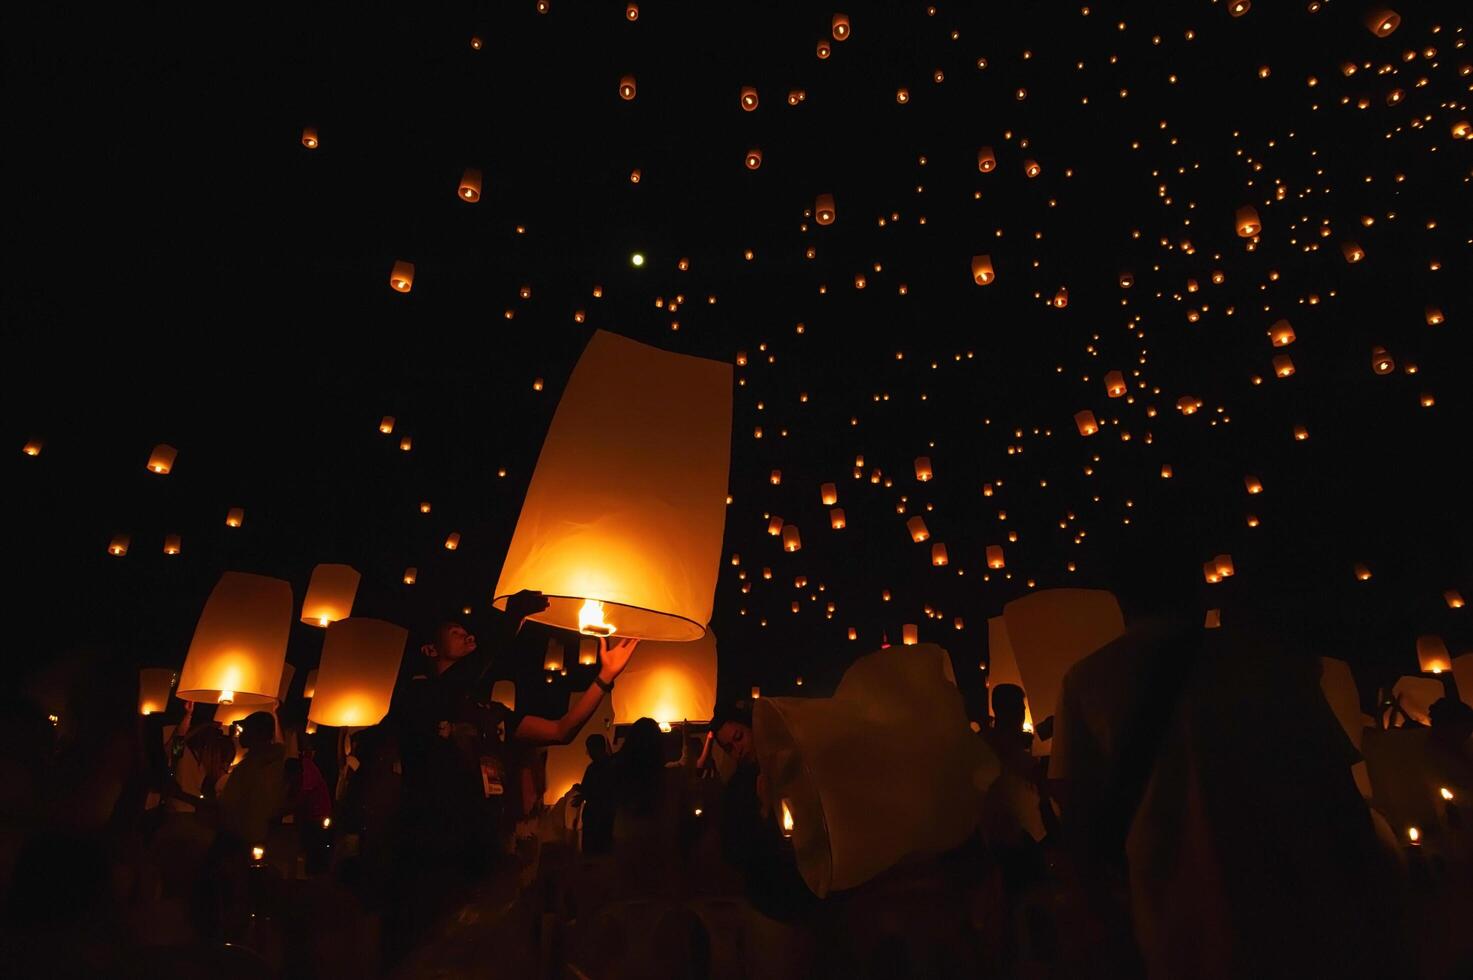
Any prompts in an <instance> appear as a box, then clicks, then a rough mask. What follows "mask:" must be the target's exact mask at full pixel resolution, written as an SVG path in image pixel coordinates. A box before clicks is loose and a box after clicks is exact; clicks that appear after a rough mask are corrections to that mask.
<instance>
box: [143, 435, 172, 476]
mask: <svg viewBox="0 0 1473 980" xmlns="http://www.w3.org/2000/svg"><path fill="white" fill-rule="evenodd" d="M178 455H179V450H177V449H175V448H174V447H173V446H168V445H165V444H164V443H159V444H158V445H157V446H154V447H153V452H151V453H149V455H148V471H149V472H150V473H157V474H159V475H160V476H166V475H168V473H169V472H170V471H171V470H173V469H174V460H175V458H176V457H177V456H178Z"/></svg>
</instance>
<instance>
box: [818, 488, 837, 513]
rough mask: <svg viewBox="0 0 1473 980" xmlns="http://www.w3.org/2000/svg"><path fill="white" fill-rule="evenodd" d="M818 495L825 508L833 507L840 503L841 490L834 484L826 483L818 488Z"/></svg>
mask: <svg viewBox="0 0 1473 980" xmlns="http://www.w3.org/2000/svg"><path fill="white" fill-rule="evenodd" d="M818 495H819V496H820V497H821V498H822V499H823V505H824V506H825V507H832V506H833V505H834V504H837V503H838V502H839V488H838V487H836V486H834V485H833V484H832V483H825V484H823V485H822V486H820V487H819V488H818Z"/></svg>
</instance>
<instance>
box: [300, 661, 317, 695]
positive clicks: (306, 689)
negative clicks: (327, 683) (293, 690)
mask: <svg viewBox="0 0 1473 980" xmlns="http://www.w3.org/2000/svg"><path fill="white" fill-rule="evenodd" d="M316 693H317V668H316V667H313V668H312V669H311V670H309V671H307V679H306V680H304V681H302V697H303V698H305V699H307V700H308V701H311V700H312V698H313V697H314V696H315V695H316Z"/></svg>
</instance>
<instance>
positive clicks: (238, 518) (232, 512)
mask: <svg viewBox="0 0 1473 980" xmlns="http://www.w3.org/2000/svg"><path fill="white" fill-rule="evenodd" d="M244 523H245V508H244V507H232V508H230V509H229V510H228V511H226V512H225V526H226V527H240V526H241V525H242V524H244Z"/></svg>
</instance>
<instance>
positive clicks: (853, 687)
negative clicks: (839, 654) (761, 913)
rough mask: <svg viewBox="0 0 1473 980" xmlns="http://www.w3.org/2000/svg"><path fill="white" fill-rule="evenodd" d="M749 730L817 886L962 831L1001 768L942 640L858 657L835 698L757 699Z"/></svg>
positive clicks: (845, 880) (944, 842) (862, 875)
mask: <svg viewBox="0 0 1473 980" xmlns="http://www.w3.org/2000/svg"><path fill="white" fill-rule="evenodd" d="M753 739H754V747H755V749H756V751H757V758H758V761H759V763H760V765H761V767H762V773H763V776H764V778H766V779H767V781H768V786H769V788H770V790H771V798H772V799H773V800H780V801H782V802H783V803H785V804H786V806H787V811H788V815H789V817H790V818H791V819H790V820H788V821H785V822H786V823H791V825H792V830H791V833H792V841H793V851H794V855H795V857H796V858H797V864H798V871H799V874H801V875H802V877H803V880H804V882H805V883H806V884H807V885H808V887H809V889H810V890H811V891H812V892H813V893H814V894H815V895H818V896H819V897H824V896H826V895H828V894H829V893H830V892H834V891H843V890H845V889H849V888H853V887H855V886H857V885H860V884H863V883H864V882H866V881H868V880H870V879H872V878H874V877H875V876H876V875H878V874H880V873H881V872H883V871H885V870H887V869H889V868H891V867H894V866H895V865H897V864H900V863H902V862H904V861H905V860H906V859H908V858H912V857H918V856H922V855H932V854H940V853H943V852H945V851H947V850H950V849H951V848H952V847H955V846H956V845H957V844H959V843H961V842H962V841H963V840H965V839H966V838H967V837H968V836H970V835H971V834H972V832H973V831H974V829H975V827H976V823H977V817H978V811H979V809H980V807H979V804H980V797H981V794H982V792H983V791H984V790H985V789H986V788H987V787H988V786H989V785H990V784H991V783H992V781H993V779H995V778H996V776H997V773H998V765H997V760H996V759H995V758H993V757H992V754H991V753H990V752H989V751H988V750H987V748H986V746H985V745H984V744H983V743H982V741H981V740H980V739H978V738H977V737H976V735H974V734H973V733H972V731H971V730H970V728H969V727H968V725H967V717H966V712H965V710H964V708H963V705H962V698H961V694H960V692H959V691H957V689H956V681H955V678H954V677H953V676H952V674H951V660H950V657H949V656H948V655H947V653H946V651H945V650H943V649H941V648H940V647H938V646H936V645H934V644H923V645H920V646H917V647H916V648H915V649H914V650H910V649H906V650H905V652H904V653H903V654H902V653H900V652H899V651H892V650H881V651H878V652H876V653H872V654H869V655H868V656H866V657H861V658H860V659H859V660H857V661H856V662H855V663H854V664H853V665H852V666H851V667H850V668H849V669H848V670H847V671H846V672H845V674H844V678H843V680H841V681H840V683H839V686H838V689H837V690H836V691H835V692H834V696H833V697H832V698H764V699H762V700H760V701H758V702H756V704H755V705H754V706H753Z"/></svg>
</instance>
